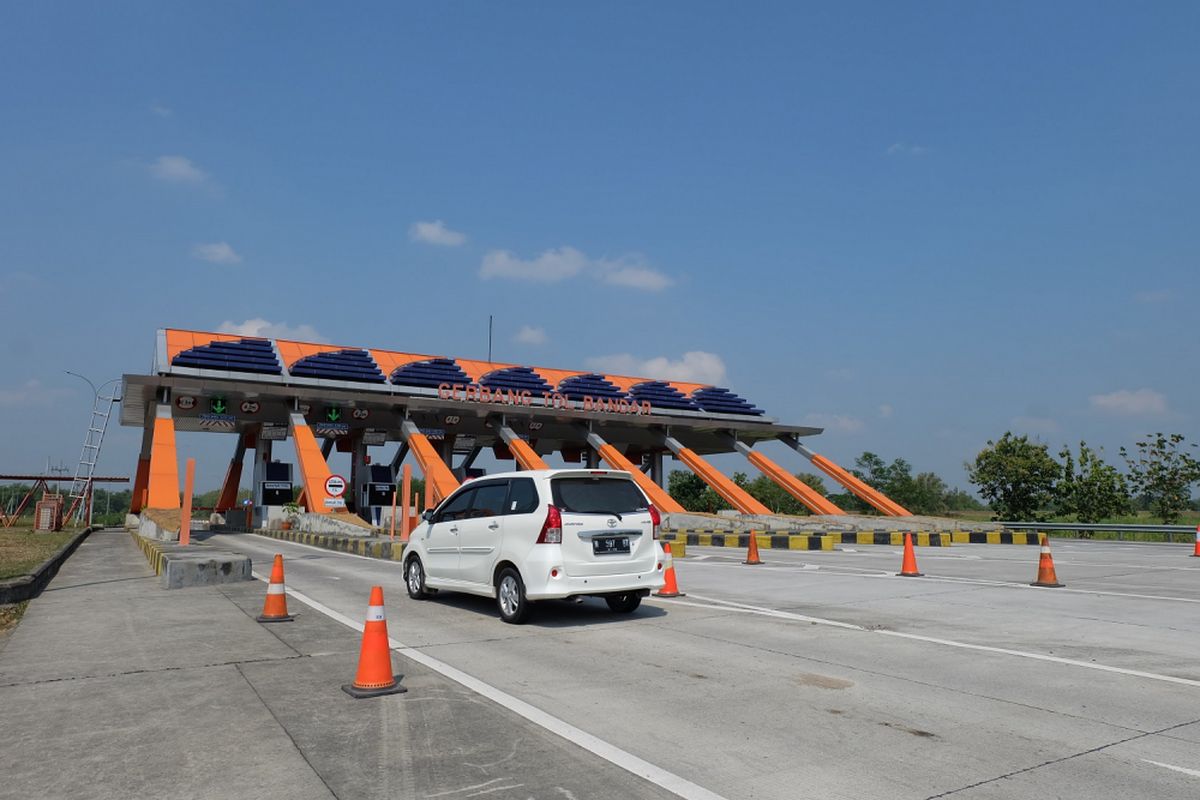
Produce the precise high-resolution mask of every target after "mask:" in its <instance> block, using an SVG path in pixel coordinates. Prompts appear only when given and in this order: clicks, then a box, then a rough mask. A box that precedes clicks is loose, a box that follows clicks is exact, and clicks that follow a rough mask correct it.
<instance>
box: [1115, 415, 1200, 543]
mask: <svg viewBox="0 0 1200 800" xmlns="http://www.w3.org/2000/svg"><path fill="white" fill-rule="evenodd" d="M1195 446H1196V445H1195V443H1192V444H1191V445H1185V443H1184V437H1183V436H1182V435H1181V434H1178V433H1172V434H1171V435H1169V436H1167V435H1164V434H1162V433H1155V434H1153V437H1152V438H1150V437H1149V436H1148V437H1147V441H1144V442H1138V443H1137V457H1136V458H1130V456H1129V453H1128V452H1127V451H1126V450H1125V448H1124V447H1122V448H1121V457H1122V458H1124V459H1125V463H1126V464H1128V465H1129V483H1130V485H1131V486H1132V487H1133V491H1134V492H1135V493H1136V494H1137V495H1138V496H1139V497H1141V498H1143V499H1144V500H1145V501H1146V502H1147V503H1148V505H1149V507H1150V510H1151V511H1152V512H1154V515H1155V516H1157V517H1158V518H1160V519H1161V520H1162V521H1163V524H1167V525H1169V524H1171V523H1174V522H1177V521H1178V520H1179V515H1180V514H1181V513H1182V512H1183V511H1186V510H1187V509H1188V508H1189V507H1190V505H1191V501H1192V484H1194V483H1196V481H1200V461H1197V460H1196V459H1195V458H1194V457H1193V456H1192V455H1191V453H1189V452H1188V451H1187V450H1186V449H1185V448H1186V447H1192V448H1194V447H1195Z"/></svg>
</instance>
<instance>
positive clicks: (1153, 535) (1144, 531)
mask: <svg viewBox="0 0 1200 800" xmlns="http://www.w3.org/2000/svg"><path fill="white" fill-rule="evenodd" d="M1000 524H1001V525H1003V526H1004V527H1005V528H1008V529H1009V530H1014V531H1045V532H1047V533H1052V532H1055V533H1058V532H1061V533H1072V532H1073V533H1075V534H1076V536H1077V537H1078V536H1081V535H1083V534H1090V533H1115V534H1116V535H1117V540H1118V541H1124V540H1125V538H1126V536H1125V535H1126V534H1132V536H1130V537H1129V539H1130V541H1143V542H1145V541H1153V542H1160V541H1166V542H1174V541H1181V542H1191V541H1193V540H1194V539H1195V537H1196V531H1197V530H1200V526H1197V527H1195V528H1193V527H1192V526H1190V525H1115V524H1112V523H1105V522H1100V523H1094V524H1088V523H1082V522H1001V523H1000ZM1176 536H1180V537H1182V538H1180V539H1178V540H1177V539H1176V538H1175V537H1176ZM1089 538H1090V537H1089ZM1104 538H1108V537H1104Z"/></svg>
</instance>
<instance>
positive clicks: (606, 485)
mask: <svg viewBox="0 0 1200 800" xmlns="http://www.w3.org/2000/svg"><path fill="white" fill-rule="evenodd" d="M423 517H424V519H423V521H422V522H421V524H420V525H418V526H417V528H416V529H415V530H414V531H413V532H412V534H411V536H410V537H409V544H408V547H407V548H406V550H405V552H404V578H405V583H406V584H407V588H408V595H409V597H412V598H414V599H417V600H420V599H424V598H427V597H429V596H430V595H431V594H433V593H435V592H436V591H438V590H442V589H446V590H453V591H459V592H469V593H471V594H478V595H483V596H485V597H494V598H496V605H497V606H498V607H499V609H500V617H501V619H503V620H504V621H505V622H510V623H520V622H523V621H524V620H525V618H526V617H527V616H528V614H529V607H530V603H531V602H532V601H536V600H549V599H565V598H574V597H583V596H597V597H603V598H604V599H605V600H606V601H607V602H608V606H609V608H611V609H612V610H613V611H615V612H618V613H624V614H627V613H629V612H632V611H633V610H634V609H636V608H637V607H638V605H639V604H640V603H641V601H642V598H643V597H645V596H646V595H647V594H649V593H650V591H651V590H654V589H659V588H661V587H662V585H663V568H664V558H663V551H662V547H661V545H660V544H659V542H658V526H659V522H660V519H659V514H658V511H657V509H655V508H654V506H652V505H651V504H650V502H649V501H648V500H647V499H646V496H645V495H644V494H643V493H642V490H641V489H640V488H639V487H638V485H637V484H636V483H635V482H634V481H633V478H632V477H631V476H630V475H629V473H628V472H618V471H615V470H594V469H589V470H580V469H551V470H529V471H526V472H506V473H503V474H499V475H489V476H487V477H486V478H477V479H475V480H473V481H470V482H468V483H466V484H464V485H463V486H462V487H460V488H459V489H458V491H456V492H455V493H454V494H452V495H450V496H449V497H447V498H446V499H445V500H444V501H442V503H441V504H440V505H438V507H437V508H436V509H433V510H429V511H426V512H425V513H424V515H423Z"/></svg>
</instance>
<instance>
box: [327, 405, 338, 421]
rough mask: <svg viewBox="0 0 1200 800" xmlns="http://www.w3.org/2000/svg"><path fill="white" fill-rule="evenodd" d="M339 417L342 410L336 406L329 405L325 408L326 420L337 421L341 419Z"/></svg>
mask: <svg viewBox="0 0 1200 800" xmlns="http://www.w3.org/2000/svg"><path fill="white" fill-rule="evenodd" d="M341 418H342V410H341V409H340V408H338V407H337V406H330V407H329V408H327V409H325V421H326V422H338V421H340V420H341Z"/></svg>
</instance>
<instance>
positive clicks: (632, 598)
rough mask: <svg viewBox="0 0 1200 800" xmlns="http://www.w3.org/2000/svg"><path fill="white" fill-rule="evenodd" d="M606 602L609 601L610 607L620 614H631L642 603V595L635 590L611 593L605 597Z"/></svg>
mask: <svg viewBox="0 0 1200 800" xmlns="http://www.w3.org/2000/svg"><path fill="white" fill-rule="evenodd" d="M604 602H606V603H608V607H609V608H611V609H612V610H613V611H615V612H617V613H618V614H631V613H633V611H634V609H636V608H637V607H638V606H640V605H641V604H642V596H641V595H639V594H634V593H633V592H628V593H626V594H610V595H609V596H608V597H605V598H604Z"/></svg>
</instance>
